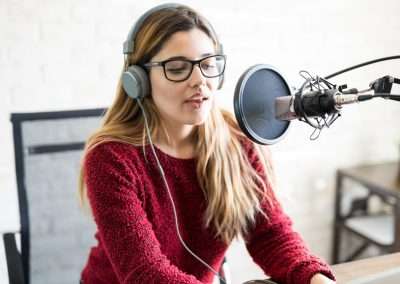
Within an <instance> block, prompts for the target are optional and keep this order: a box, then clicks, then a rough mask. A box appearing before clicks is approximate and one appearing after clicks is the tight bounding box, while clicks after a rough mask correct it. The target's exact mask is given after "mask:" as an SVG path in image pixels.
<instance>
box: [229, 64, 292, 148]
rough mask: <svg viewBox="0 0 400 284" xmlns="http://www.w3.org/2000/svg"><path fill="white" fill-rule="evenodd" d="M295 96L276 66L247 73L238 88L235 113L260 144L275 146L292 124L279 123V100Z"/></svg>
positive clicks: (255, 68) (248, 134)
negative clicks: (276, 104) (277, 107)
mask: <svg viewBox="0 0 400 284" xmlns="http://www.w3.org/2000/svg"><path fill="white" fill-rule="evenodd" d="M282 96H291V92H290V88H289V85H288V83H287V81H286V80H285V79H284V78H283V76H282V75H281V74H280V73H279V72H278V71H277V70H276V69H275V68H274V67H272V66H270V65H265V64H258V65H254V66H252V67H250V68H249V69H247V70H246V71H245V72H244V73H243V74H242V76H241V77H240V78H239V81H238V83H237V84H236V88H235V96H234V100H233V103H234V109H235V116H236V120H237V121H238V124H239V126H240V128H241V129H242V131H243V132H244V133H245V134H246V136H247V137H249V138H250V139H251V140H253V141H254V142H256V143H258V144H264V145H266V144H268V145H271V144H275V143H276V142H278V141H279V140H281V139H282V138H283V137H284V135H285V134H286V133H287V131H288V129H289V126H290V121H285V120H278V119H276V111H275V99H276V98H277V97H282Z"/></svg>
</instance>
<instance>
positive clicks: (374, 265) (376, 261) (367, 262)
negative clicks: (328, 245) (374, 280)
mask: <svg viewBox="0 0 400 284" xmlns="http://www.w3.org/2000/svg"><path fill="white" fill-rule="evenodd" d="M396 267H400V253H393V254H388V255H384V256H378V257H373V258H368V259H363V260H358V261H352V262H347V263H341V264H336V265H333V266H332V269H333V272H334V273H335V276H336V278H337V283H338V284H346V283H347V282H349V281H351V280H355V279H358V278H361V277H365V276H369V275H373V274H376V273H380V272H384V271H386V270H390V269H393V268H396ZM382 284H384V283H382Z"/></svg>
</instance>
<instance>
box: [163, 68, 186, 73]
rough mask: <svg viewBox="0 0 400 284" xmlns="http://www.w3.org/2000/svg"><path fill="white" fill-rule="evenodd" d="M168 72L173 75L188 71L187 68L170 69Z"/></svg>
mask: <svg viewBox="0 0 400 284" xmlns="http://www.w3.org/2000/svg"><path fill="white" fill-rule="evenodd" d="M167 71H168V72H171V73H173V74H181V73H183V72H185V71H186V68H169V69H168V70H167Z"/></svg>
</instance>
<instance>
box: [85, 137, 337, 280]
mask: <svg viewBox="0 0 400 284" xmlns="http://www.w3.org/2000/svg"><path fill="white" fill-rule="evenodd" d="M250 145H251V144H249V146H248V147H246V148H248V149H246V150H245V151H246V152H247V154H248V156H249V158H250V161H251V162H252V165H253V166H254V167H255V169H256V170H258V171H261V168H260V164H259V161H258V158H257V156H256V155H255V154H254V152H253V151H252V148H251V146H250ZM146 153H147V160H148V163H147V162H146V160H145V158H144V155H143V151H142V147H134V146H132V145H128V144H123V143H118V142H108V143H104V144H102V145H99V146H97V147H96V148H95V149H94V150H92V151H91V152H90V153H89V154H88V155H87V157H86V158H85V163H84V168H85V176H86V185H87V190H88V198H89V202H90V205H91V208H92V212H93V215H94V219H95V222H96V224H97V229H98V231H97V233H96V235H95V237H96V238H97V240H98V245H97V246H96V247H93V248H92V249H91V252H90V255H89V259H88V261H87V264H86V267H85V268H84V270H83V272H82V280H83V282H84V284H102V283H107V284H111V283H132V284H133V283H135V284H136V283H137V284H145V283H146V284H147V283H155V284H201V283H212V281H213V278H214V275H213V273H212V272H210V271H209V270H208V269H207V268H206V267H205V266H203V265H202V264H201V263H200V262H199V261H198V260H196V259H195V258H194V257H193V256H192V255H190V254H189V253H188V252H187V251H186V250H185V249H184V248H183V247H182V245H181V243H180V242H179V239H178V237H177V234H176V230H175V223H174V218H173V212H172V206H171V203H170V200H169V198H168V195H167V194H168V193H167V191H166V188H165V186H164V184H163V181H162V179H161V176H160V174H159V172H158V168H157V166H156V163H155V159H154V157H153V155H152V153H151V149H150V147H149V146H146ZM156 153H157V155H158V157H159V159H160V162H161V164H162V166H163V168H164V171H165V175H166V178H167V181H168V184H169V187H170V190H171V193H172V196H173V199H174V201H175V205H176V210H177V214H178V218H179V224H180V232H181V235H182V237H183V239H184V240H185V242H186V243H187V244H188V246H189V247H190V248H191V250H192V251H194V252H195V253H196V254H197V255H198V256H200V257H201V258H202V259H203V260H205V261H206V262H207V263H208V264H209V265H211V266H212V267H213V268H214V269H215V270H218V269H219V267H220V265H221V262H222V260H223V258H224V254H225V252H226V250H227V246H226V245H225V244H224V243H223V242H222V241H221V240H219V239H216V238H214V231H213V230H212V229H211V228H205V227H204V226H203V224H202V220H203V219H202V215H203V213H204V211H205V208H206V202H205V199H204V195H203V193H202V190H201V188H200V186H199V184H198V181H197V177H196V170H195V168H196V160H195V159H178V158H175V157H171V156H169V155H167V154H165V153H163V152H162V151H160V150H159V149H157V148H156ZM275 201H276V200H275ZM263 207H264V209H265V210H268V211H267V214H268V216H269V221H267V220H266V219H265V218H264V217H262V216H261V214H260V216H258V218H257V223H256V226H255V227H254V229H253V230H252V231H251V232H250V233H249V235H248V236H247V238H246V246H247V249H248V251H249V253H250V255H251V256H252V258H253V260H254V261H255V262H256V263H257V264H258V265H259V266H260V267H261V268H262V269H263V270H264V272H265V273H266V274H268V275H270V276H271V277H272V278H273V279H275V280H276V281H279V282H280V283H288V284H306V283H309V281H310V278H311V277H312V276H313V275H314V274H315V273H317V272H320V273H323V274H325V275H327V276H328V277H330V278H332V279H333V275H332V273H331V271H330V269H329V267H328V266H327V265H326V264H325V263H324V262H323V261H321V260H320V259H318V258H317V257H315V256H312V255H311V254H310V253H309V252H308V250H307V248H306V247H305V245H304V243H303V241H302V240H301V239H300V237H299V235H298V234H297V233H295V232H293V230H292V229H291V221H290V220H289V218H288V217H287V216H286V215H285V214H284V213H283V211H282V209H281V207H280V206H279V204H277V205H276V206H275V207H274V209H273V210H271V209H268V208H269V207H268V206H266V205H264V206H263Z"/></svg>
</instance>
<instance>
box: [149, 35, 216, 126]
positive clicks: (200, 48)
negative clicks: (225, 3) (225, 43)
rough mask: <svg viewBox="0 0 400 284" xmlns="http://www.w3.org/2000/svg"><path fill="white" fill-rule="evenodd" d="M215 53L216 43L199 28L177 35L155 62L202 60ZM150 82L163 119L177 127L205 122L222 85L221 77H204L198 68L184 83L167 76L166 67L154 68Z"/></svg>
mask: <svg viewBox="0 0 400 284" xmlns="http://www.w3.org/2000/svg"><path fill="white" fill-rule="evenodd" d="M212 54H215V46H214V43H213V41H212V40H211V39H210V38H209V37H208V36H207V34H205V33H204V32H203V31H201V30H200V29H197V28H195V29H192V30H190V31H184V32H177V33H175V34H173V35H172V37H171V38H170V39H169V40H168V41H166V42H165V44H164V46H163V48H162V49H161V50H160V52H159V53H157V54H156V55H155V56H154V57H153V58H152V59H151V62H159V61H164V60H168V59H171V58H175V57H179V58H185V59H189V60H198V59H202V58H203V57H206V56H207V55H212ZM177 68H179V67H177ZM172 71H174V70H172ZM175 72H177V71H175ZM178 72H179V71H178ZM150 82H151V93H152V98H153V100H154V104H155V105H156V107H157V109H158V110H159V112H160V115H161V119H162V120H163V121H165V122H167V123H168V124H169V125H173V126H182V125H199V124H202V123H204V121H205V120H206V119H207V117H208V115H209V113H210V109H211V106H212V104H213V96H212V92H213V91H214V90H215V89H217V86H218V78H206V77H204V76H203V74H202V73H201V71H200V69H199V66H198V65H195V66H194V67H193V70H192V73H191V75H190V77H189V78H188V79H187V80H185V81H183V82H172V81H170V80H168V79H167V78H166V77H165V75H164V71H163V67H161V66H159V67H153V68H151V69H150Z"/></svg>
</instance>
